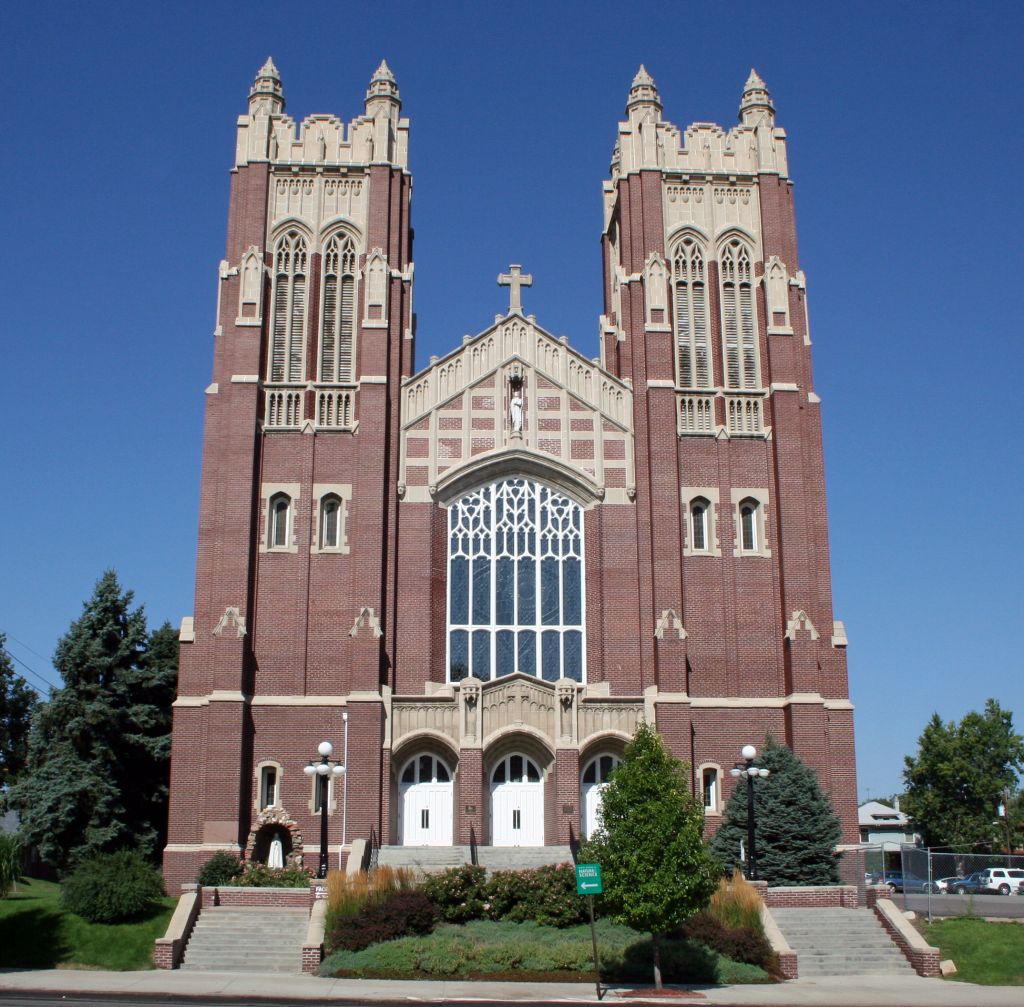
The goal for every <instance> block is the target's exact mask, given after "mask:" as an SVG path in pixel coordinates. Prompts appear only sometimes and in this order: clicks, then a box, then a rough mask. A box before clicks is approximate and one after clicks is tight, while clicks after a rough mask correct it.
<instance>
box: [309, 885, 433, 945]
mask: <svg viewBox="0 0 1024 1007" xmlns="http://www.w3.org/2000/svg"><path fill="white" fill-rule="evenodd" d="M414 888H415V880H414V875H413V873H412V871H410V870H408V869H407V868H404V867H399V868H394V867H387V866H385V867H378V868H377V869H376V870H375V871H374V872H373V874H372V875H368V874H362V873H361V874H356V875H353V876H352V877H349V876H347V875H345V874H343V873H342V872H341V871H330V872H329V873H328V875H327V916H326V920H325V924H324V927H325V933H326V934H327V946H328V948H329V949H333V948H335V947H349V946H350V945H349V944H347V943H341V944H336V943H335V938H334V936H333V935H339V939H341V938H340V935H341V934H343V933H344V934H348V933H349V932H351V930H352V929H353V927H356V929H358V926H357V925H356V924H355V922H354V921H355V920H356V919H357V918H358V917H360V916H361V914H362V913H363V912H364V911H365V910H367V909H368V908H369V907H370V906H371V905H377V904H379V903H382V902H385V901H386V900H387V899H388V898H389V897H391V896H392V895H396V894H401V893H406V892H411V891H413V890H414ZM424 898H425V896H424ZM432 905H433V903H431V906H432ZM435 919H436V913H435V912H434V911H433V910H431V926H433V921H434V920H435ZM428 929H429V928H428ZM405 932H407V933H413V932H418V931H415V930H407V931H405ZM344 939H345V940H346V941H347V940H348V938H344ZM378 939H380V940H385V939H386V938H378ZM359 946H360V947H364V946H365V945H363V944H360V945H359Z"/></svg>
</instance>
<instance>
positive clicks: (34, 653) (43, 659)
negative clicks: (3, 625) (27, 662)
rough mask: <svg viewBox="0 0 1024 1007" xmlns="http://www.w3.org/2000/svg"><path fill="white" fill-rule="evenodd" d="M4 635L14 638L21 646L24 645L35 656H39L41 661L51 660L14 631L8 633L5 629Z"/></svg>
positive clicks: (9, 638) (10, 638)
mask: <svg viewBox="0 0 1024 1007" xmlns="http://www.w3.org/2000/svg"><path fill="white" fill-rule="evenodd" d="M4 636H6V637H7V639H8V640H13V641H14V642H15V643H16V644H17V645H18V646H19V647H24V648H25V650H27V651H28V652H29V653H30V654H32V655H33V657H38V658H39V660H40V661H49V660H50V659H49V658H48V657H44V656H43V655H42V654H40V653H39V651H38V650H33V649H32V648H31V647H30V646H29V645H28V644H27V643H25V642H24V641H23V640H19V639H18V638H17V637H16V636H15V635H14V634H13V633H8V632H7V631H6V630H5V631H4Z"/></svg>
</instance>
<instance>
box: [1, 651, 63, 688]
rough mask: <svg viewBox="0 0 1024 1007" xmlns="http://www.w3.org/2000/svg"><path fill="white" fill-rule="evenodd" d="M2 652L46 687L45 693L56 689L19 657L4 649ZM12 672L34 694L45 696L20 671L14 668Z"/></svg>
mask: <svg viewBox="0 0 1024 1007" xmlns="http://www.w3.org/2000/svg"><path fill="white" fill-rule="evenodd" d="M3 652H4V653H5V654H6V655H7V656H8V657H9V658H10V659H11V660H12V661H16V662H17V663H18V664H20V665H21V666H22V667H23V668H24V669H25V670H26V671H27V672H28V673H29V674H30V675H34V676H35V677H36V678H38V679H39V681H40V682H42V683H43V685H45V686H46V689H47V691H49V690H50V689H53V688H56V686H54V685H53V684H52V683H50V682H47V681H46V679H45V678H43V676H42V675H40V674H39V672H37V671H33V670H32V669H31V668H30V667H29V666H28V665H27V664H26V663H25V662H24V661H22V660H21V658H20V657H16V656H15V655H14V654H12V653H11V652H10V651H9V650H8V649H7V648H6V647H4V648H3ZM12 670H13V671H14V674H15V675H17V676H18V678H20V679H21V680H22V681H23V682H24V683H25V684H26V685H27V686H28V687H29V688H30V689H35V690H36V692H38V693H39V695H40V696H45V695H46V693H44V692H43V690H42V689H40V688H39V686H38V685H35V684H34V683H33V682H30V681H29V680H28V679H27V678H26V677H25V676H24V675H23V674H22V673H21V672H20V671H18V669H17V668H14V669H12Z"/></svg>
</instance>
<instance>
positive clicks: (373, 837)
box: [366, 826, 380, 874]
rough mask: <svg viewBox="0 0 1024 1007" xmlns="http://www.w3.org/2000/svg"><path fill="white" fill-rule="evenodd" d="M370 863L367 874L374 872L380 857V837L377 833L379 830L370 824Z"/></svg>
mask: <svg viewBox="0 0 1024 1007" xmlns="http://www.w3.org/2000/svg"><path fill="white" fill-rule="evenodd" d="M369 847H370V863H369V865H368V866H367V868H366V873H367V874H373V872H374V871H375V870H376V869H377V861H378V860H379V859H380V837H379V836H378V835H377V830H376V829H375V828H374V827H373V826H370V842H369Z"/></svg>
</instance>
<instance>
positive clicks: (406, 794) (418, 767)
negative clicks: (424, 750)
mask: <svg viewBox="0 0 1024 1007" xmlns="http://www.w3.org/2000/svg"><path fill="white" fill-rule="evenodd" d="M452 811H453V804H452V781H451V773H450V772H449V770H448V767H447V766H446V765H445V764H444V763H443V762H442V761H441V760H440V759H437V758H435V757H434V756H431V755H421V756H419V757H418V758H416V759H413V760H412V761H411V762H410V763H409V764H408V765H407V766H406V767H405V769H404V770H403V772H402V775H401V777H400V782H399V785H398V833H399V835H400V836H401V837H402V845H403V846H451V845H452Z"/></svg>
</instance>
